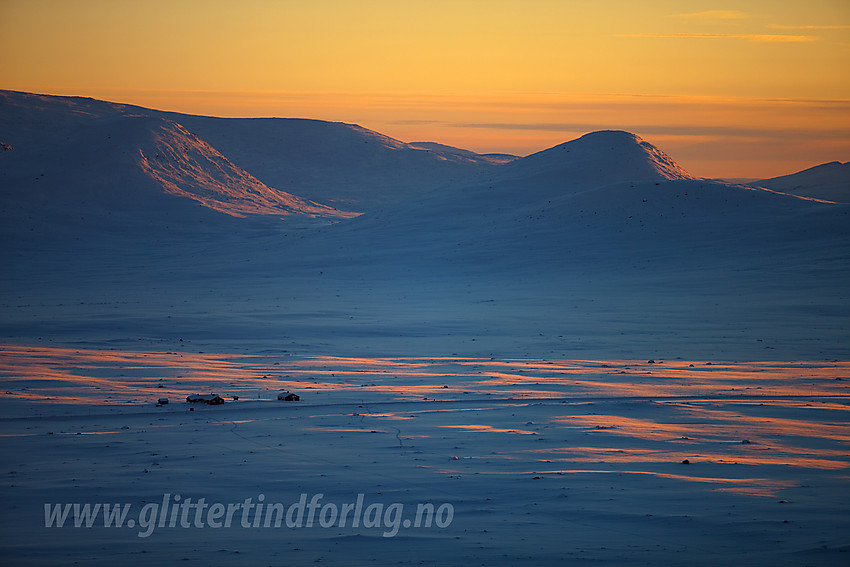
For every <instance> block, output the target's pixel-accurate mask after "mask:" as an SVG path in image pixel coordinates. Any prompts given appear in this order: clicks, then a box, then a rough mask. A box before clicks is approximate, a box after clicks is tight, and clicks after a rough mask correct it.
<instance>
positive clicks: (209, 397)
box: [186, 394, 224, 406]
mask: <svg viewBox="0 0 850 567" xmlns="http://www.w3.org/2000/svg"><path fill="white" fill-rule="evenodd" d="M186 401H187V402H189V403H190V404H197V403H205V404H207V405H209V406H217V405H220V404H223V403H224V398H222V397H221V396H219V395H218V394H189V395H188V396H186Z"/></svg>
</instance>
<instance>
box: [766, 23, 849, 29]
mask: <svg viewBox="0 0 850 567" xmlns="http://www.w3.org/2000/svg"><path fill="white" fill-rule="evenodd" d="M767 27H769V28H771V29H774V30H850V25H838V26H789V25H785V24H768V26H767Z"/></svg>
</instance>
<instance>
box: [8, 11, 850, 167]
mask: <svg viewBox="0 0 850 567" xmlns="http://www.w3.org/2000/svg"><path fill="white" fill-rule="evenodd" d="M0 88H2V89H11V90H19V91H27V92H36V93H42V94H61V95H79V96H90V97H94V98H99V99H105V100H111V101H116V102H124V103H131V104H138V105H141V106H146V107H149V108H157V109H162V110H173V111H178V112H185V113H190V114H204V115H213V116H227V117H256V116H278V117H300V118H316V119H321V120H333V121H342V122H349V123H357V124H360V125H362V126H364V127H366V128H370V129H372V130H376V131H379V132H381V133H383V134H387V135H389V136H392V137H394V138H397V139H400V140H403V141H407V142H413V141H435V142H440V143H444V144H450V145H454V146H459V147H463V148H467V149H471V150H475V151H478V152H503V153H513V154H517V155H527V154H529V153H533V152H535V151H539V150H542V149H545V148H548V147H551V146H553V145H555V144H558V143H561V142H565V141H568V140H571V139H574V138H576V137H578V136H580V135H582V134H584V133H586V132H590V131H594V130H604V129H622V130H628V131H631V132H634V133H636V134H638V135H639V136H641V137H642V138H644V139H646V140H648V141H650V142H652V143H653V144H655V145H656V146H659V147H660V148H661V149H663V150H664V151H665V152H667V153H668V154H670V156H671V157H673V159H675V160H676V161H677V162H679V164H680V165H682V166H683V167H684V168H685V169H686V170H688V171H689V172H690V173H692V174H694V175H698V176H704V177H753V178H765V177H772V176H777V175H783V174H787V173H792V172H794V171H798V170H800V169H804V168H806V167H811V166H814V165H817V164H819V163H824V162H828V161H836V160H837V161H842V162H846V161H850V2H848V1H847V0H807V1H806V2H800V1H799V0H793V1H786V0H769V1H762V0H757V1H749V2H747V1H737V2H708V1H691V0H675V1H673V0H670V1H667V0H642V1H640V2H636V1H633V0H598V1H594V2H590V1H572V0H428V1H427V2H426V1H421V0H420V1H412V0H411V1H406V0H303V1H294V0H276V1H275V0H241V1H240V2H233V1H231V0H227V1H224V0H164V1H163V0H73V1H71V0H0Z"/></svg>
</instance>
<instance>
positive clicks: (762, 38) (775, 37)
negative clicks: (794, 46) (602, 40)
mask: <svg viewBox="0 0 850 567" xmlns="http://www.w3.org/2000/svg"><path fill="white" fill-rule="evenodd" d="M617 37H635V38H662V39H669V38H673V39H680V38H685V39H691V38H695V39H743V40H746V41H753V42H759V43H805V42H812V41H819V39H820V38H818V37H816V36H813V35H784V34H753V33H621V34H617Z"/></svg>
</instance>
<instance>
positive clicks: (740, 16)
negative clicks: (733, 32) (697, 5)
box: [668, 10, 750, 20]
mask: <svg viewBox="0 0 850 567" xmlns="http://www.w3.org/2000/svg"><path fill="white" fill-rule="evenodd" d="M668 17H669V18H676V19H682V20H746V19H747V18H749V17H750V15H749V14H745V13H744V12H739V11H737V10H706V11H704V12H693V13H690V14H672V15H670V16H668Z"/></svg>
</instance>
